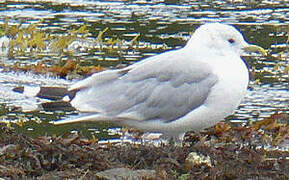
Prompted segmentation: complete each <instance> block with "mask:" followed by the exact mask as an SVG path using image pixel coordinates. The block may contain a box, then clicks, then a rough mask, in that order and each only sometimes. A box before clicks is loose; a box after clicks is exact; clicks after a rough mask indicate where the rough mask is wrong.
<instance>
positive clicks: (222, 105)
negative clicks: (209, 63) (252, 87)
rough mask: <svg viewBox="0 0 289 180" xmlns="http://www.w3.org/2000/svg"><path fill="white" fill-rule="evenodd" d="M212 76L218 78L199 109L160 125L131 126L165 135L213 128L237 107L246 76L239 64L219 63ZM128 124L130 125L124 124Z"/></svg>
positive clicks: (136, 124)
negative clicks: (214, 75)
mask: <svg viewBox="0 0 289 180" xmlns="http://www.w3.org/2000/svg"><path fill="white" fill-rule="evenodd" d="M213 65H214V66H215V67H214V70H215V71H214V73H215V74H216V75H217V76H218V82H217V83H216V84H215V85H214V87H213V88H212V89H211V92H210V94H209V96H208V98H207V99H206V101H205V102H204V104H203V105H202V106H200V107H199V108H197V109H195V110H193V111H191V112H190V113H188V114H187V115H185V116H183V117H182V118H180V119H178V120H175V121H172V122H170V123H164V122H160V121H148V122H144V121H141V123H140V124H138V122H134V123H133V124H134V127H138V128H140V129H145V130H150V131H159V132H164V133H168V134H178V133H181V132H185V131H190V130H193V131H199V130H201V129H204V128H207V127H210V126H213V125H215V124H216V123H217V122H219V121H221V120H223V119H224V118H225V117H227V116H228V115H230V114H232V113H233V112H234V110H235V109H236V108H237V107H238V105H239V104H240V102H241V100H242V99H243V97H244V96H245V94H246V91H247V86H248V81H249V74H248V69H247V67H246V65H245V63H244V62H243V61H241V60H240V61H237V62H232V63H230V64H228V63H227V62H226V61H221V62H218V63H216V64H213ZM125 124H127V125H129V124H130V123H129V122H128V123H125Z"/></svg>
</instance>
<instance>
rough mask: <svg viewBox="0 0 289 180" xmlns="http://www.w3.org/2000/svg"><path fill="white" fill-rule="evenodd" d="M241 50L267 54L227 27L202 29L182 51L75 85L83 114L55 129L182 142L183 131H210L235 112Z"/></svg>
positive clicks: (242, 75)
mask: <svg viewBox="0 0 289 180" xmlns="http://www.w3.org/2000/svg"><path fill="white" fill-rule="evenodd" d="M244 51H258V52H260V53H262V54H263V55H266V51H265V50H264V49H263V48H261V47H259V46H256V45H251V44H248V43H247V42H246V41H245V40H244V37H243V35H242V34H241V33H240V32H239V31H238V30H237V29H236V28H234V27H233V26H231V25H226V24H222V23H207V24H204V25H201V26H200V27H199V28H197V29H196V31H195V32H194V34H193V35H192V37H191V38H190V40H189V41H188V42H187V44H186V45H185V46H184V47H183V48H181V49H177V50H171V51H168V52H164V53H161V54H159V55H156V56H152V57H149V58H146V59H144V60H142V61H140V62H137V63H135V64H133V65H130V66H128V67H125V68H123V69H114V70H106V71H103V72H99V73H96V74H93V75H92V76H90V77H88V78H86V79H84V80H81V81H79V82H77V83H76V84H73V85H72V86H71V87H70V88H69V91H70V92H71V94H70V99H71V100H70V102H71V105H72V106H73V107H74V108H76V109H77V110H78V111H80V112H81V114H80V115H79V116H77V117H76V118H67V119H64V120H59V121H56V122H55V123H54V124H57V125H60V124H67V123H76V122H88V121H93V122H95V121H110V122H115V123H119V124H121V125H124V126H129V127H134V128H137V129H142V130H145V131H149V132H160V133H163V134H164V135H165V136H169V137H171V138H173V139H174V141H175V142H181V140H182V138H183V136H184V133H185V132H187V131H191V130H192V131H200V130H201V129H204V128H208V127H210V126H213V125H215V124H216V123H217V122H219V121H221V120H223V119H224V118H225V117H226V116H228V115H230V114H232V113H233V112H234V110H235V109H236V108H237V107H238V105H239V104H240V102H241V100H242V98H243V97H244V96H245V94H246V90H247V86H248V81H249V73H248V69H247V66H246V64H245V62H244V61H243V60H242V58H241V55H242V54H243V53H244Z"/></svg>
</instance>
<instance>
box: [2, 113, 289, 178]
mask: <svg viewBox="0 0 289 180" xmlns="http://www.w3.org/2000/svg"><path fill="white" fill-rule="evenodd" d="M0 133H1V136H0V177H1V178H4V179H256V178H258V179H289V150H288V149H289V148H288V144H289V126H288V114H278V113H276V114H274V115H272V116H271V117H270V118H266V119H264V120H263V121H259V122H256V123H252V124H250V125H246V126H241V125H238V126H235V127H234V126H233V125H232V124H231V123H227V122H224V123H220V124H218V125H217V126H215V127H213V128H210V129H207V130H206V131H204V132H201V133H200V134H193V133H188V134H187V135H186V137H185V142H184V145H183V147H176V146H173V145H162V146H159V147H156V146H153V145H150V144H144V145H142V144H118V145H116V144H106V145H103V144H99V143H98V141H97V140H96V139H91V140H90V139H85V138H83V137H81V136H77V135H73V136H72V135H70V136H67V137H48V136H42V137H38V138H35V139H33V138H30V137H27V136H24V135H21V134H16V133H15V132H13V131H12V130H9V129H7V128H6V127H2V128H1V132H0Z"/></svg>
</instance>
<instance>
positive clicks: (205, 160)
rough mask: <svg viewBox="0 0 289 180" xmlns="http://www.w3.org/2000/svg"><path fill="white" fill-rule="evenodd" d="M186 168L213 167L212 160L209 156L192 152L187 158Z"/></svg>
mask: <svg viewBox="0 0 289 180" xmlns="http://www.w3.org/2000/svg"><path fill="white" fill-rule="evenodd" d="M185 163H186V167H193V166H204V165H205V166H207V167H212V163H211V158H210V157H209V156H204V155H202V154H198V153H196V152H191V153H190V154H189V155H188V156H187V158H186V161H185Z"/></svg>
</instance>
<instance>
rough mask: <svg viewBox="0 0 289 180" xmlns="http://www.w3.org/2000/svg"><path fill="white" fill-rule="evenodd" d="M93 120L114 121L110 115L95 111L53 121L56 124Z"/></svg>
mask: <svg viewBox="0 0 289 180" xmlns="http://www.w3.org/2000/svg"><path fill="white" fill-rule="evenodd" d="M93 121H112V119H111V118H110V117H106V116H103V115H100V114H95V113H84V114H80V115H75V116H70V117H68V118H65V119H63V120H59V121H54V122H52V123H53V124H54V125H62V124H72V123H79V122H93Z"/></svg>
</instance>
